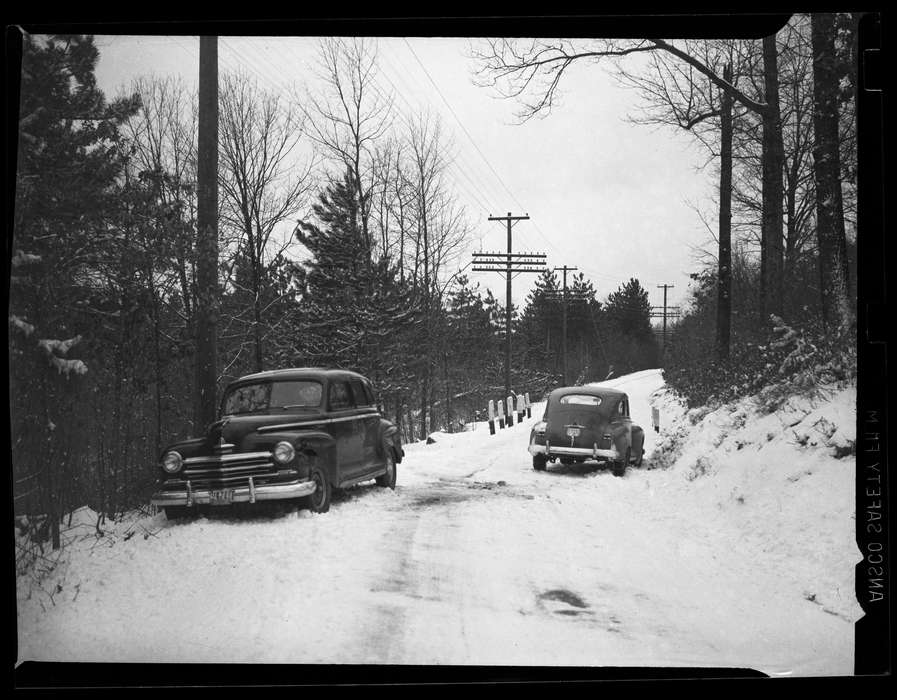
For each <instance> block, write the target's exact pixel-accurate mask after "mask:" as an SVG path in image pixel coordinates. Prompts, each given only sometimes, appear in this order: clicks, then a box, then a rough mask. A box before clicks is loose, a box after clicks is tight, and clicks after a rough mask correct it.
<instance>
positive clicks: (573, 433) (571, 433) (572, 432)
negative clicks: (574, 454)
mask: <svg viewBox="0 0 897 700" xmlns="http://www.w3.org/2000/svg"><path fill="white" fill-rule="evenodd" d="M567 437H579V428H567Z"/></svg>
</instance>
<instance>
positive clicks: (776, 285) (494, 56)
mask: <svg viewBox="0 0 897 700" xmlns="http://www.w3.org/2000/svg"><path fill="white" fill-rule="evenodd" d="M698 44H700V42H698ZM694 47H695V44H694V43H693V42H692V43H690V42H672V41H666V40H664V39H654V38H652V39H638V40H623V41H620V40H598V41H589V42H573V41H569V40H556V41H547V40H538V39H533V40H513V39H500V40H487V41H485V42H484V44H483V45H481V46H480V47H479V48H474V49H473V50H472V55H473V58H474V59H475V60H476V61H477V62H478V64H479V70H478V71H477V80H478V83H479V84H480V85H485V86H490V87H493V88H495V89H496V90H497V91H498V92H499V94H500V95H502V96H504V97H508V98H514V99H516V100H518V101H519V102H520V103H521V104H522V109H521V111H520V112H519V113H518V116H519V117H520V119H521V120H524V121H525V120H527V119H530V118H532V117H534V116H537V115H540V116H544V115H547V114H548V113H549V112H550V111H551V109H552V107H553V105H554V102H555V99H556V95H557V94H558V89H559V86H560V82H561V78H562V77H563V75H564V73H565V71H566V70H567V69H568V68H569V67H570V66H571V65H572V64H573V63H575V62H595V61H602V60H603V61H608V60H611V61H612V60H618V59H620V58H622V57H626V56H631V55H633V54H638V53H650V52H655V51H663V52H666V53H668V54H669V55H671V56H673V57H675V58H676V59H677V60H678V61H680V62H681V63H682V64H683V66H685V67H687V68H688V69H691V70H693V71H694V72H695V73H696V74H699V75H701V76H703V77H704V78H706V80H707V81H708V84H709V85H712V86H714V87H715V88H717V89H718V90H721V91H724V92H726V93H727V94H728V95H729V96H730V97H731V99H732V101H733V104H734V103H737V104H739V105H741V106H743V107H744V108H746V109H747V110H749V111H751V112H754V113H756V114H758V115H759V116H760V118H761V121H762V128H763V134H764V139H765V140H766V144H767V147H766V149H765V151H764V161H763V163H764V167H763V189H764V191H765V192H766V199H764V214H763V225H762V236H761V238H762V242H763V249H762V251H761V254H763V255H766V256H767V258H766V263H767V266H768V267H769V273H770V274H769V275H768V279H767V280H766V282H765V289H766V290H767V295H768V298H769V304H770V308H771V309H778V307H779V306H780V304H781V293H782V280H781V273H782V270H781V264H780V257H781V226H782V222H781V218H782V217H781V196H780V195H781V191H782V186H781V170H782V155H781V153H782V148H781V119H780V115H779V107H778V76H777V66H776V62H775V60H774V59H775V58H776V55H775V37H772V40H771V41H770V40H767V42H766V53H765V54H764V57H765V63H764V76H765V81H764V91H763V93H762V94H763V95H764V97H763V99H757V98H755V97H752V96H751V95H749V94H748V93H746V92H745V91H743V90H742V89H740V88H739V87H738V86H737V85H735V84H733V83H732V82H731V81H728V80H726V79H725V76H724V75H722V74H721V73H720V69H721V67H722V66H714V65H711V64H708V62H707V61H706V60H705V59H704V57H703V56H702V55H701V54H700V52H698V53H696V52H694ZM674 70H676V71H677V72H679V73H680V74H681V71H679V69H674ZM687 82H691V83H695V82H696V81H695V80H693V79H691V80H689V81H687ZM688 97H689V98H700V97H701V96H700V94H699V93H697V92H690V93H689V94H688ZM701 101H703V100H701ZM686 104H689V102H688V101H686ZM713 111H714V110H712V109H711V110H710V112H706V113H705V112H701V111H700V110H694V109H690V110H689V112H688V113H687V114H686V113H683V114H680V115H678V116H679V117H680V118H681V119H682V120H684V121H682V124H683V125H684V126H688V125H690V127H694V126H695V125H696V124H698V123H700V122H701V121H703V120H704V119H706V118H708V116H709V115H712V113H713ZM705 114H707V115H708V116H704V115H705ZM695 119H696V120H697V121H693V120H695ZM774 192H777V193H778V194H779V196H778V197H776V196H775V195H774V194H773V193H774ZM777 202H778V203H777ZM776 231H778V232H779V233H778V235H777V236H776V235H775V232H776Z"/></svg>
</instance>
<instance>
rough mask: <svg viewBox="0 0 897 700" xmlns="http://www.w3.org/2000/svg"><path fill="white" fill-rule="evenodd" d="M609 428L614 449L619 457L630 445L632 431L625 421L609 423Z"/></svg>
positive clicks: (621, 456)
mask: <svg viewBox="0 0 897 700" xmlns="http://www.w3.org/2000/svg"><path fill="white" fill-rule="evenodd" d="M608 428H609V429H610V432H611V436H612V438H611V439H612V440H613V443H614V449H615V450H616V451H617V452H618V453H619V454H620V459H622V458H623V455H625V454H626V450H627V449H630V448H631V447H632V432H631V430H630V426H629V425H627V424H625V423H611V424H610V425H609V426H608Z"/></svg>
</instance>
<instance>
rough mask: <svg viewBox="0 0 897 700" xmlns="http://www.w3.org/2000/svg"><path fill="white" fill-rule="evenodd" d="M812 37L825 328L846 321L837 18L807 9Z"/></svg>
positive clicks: (849, 313) (849, 316) (818, 234)
mask: <svg viewBox="0 0 897 700" xmlns="http://www.w3.org/2000/svg"><path fill="white" fill-rule="evenodd" d="M811 27H812V28H811V36H812V43H813V101H814V108H813V127H814V139H815V141H814V146H813V161H814V168H813V171H814V175H815V180H816V239H817V242H818V245H819V273H820V289H821V291H822V319H823V323H824V324H825V327H826V328H827V329H829V330H832V331H834V330H837V329H839V328H845V327H847V326H849V324H850V323H851V319H852V316H853V314H852V310H851V304H850V299H849V289H850V277H849V271H848V267H847V238H846V235H845V231H844V211H843V203H842V200H841V180H840V173H841V159H840V153H839V137H838V103H837V90H838V78H837V74H836V72H835V18H834V15H832V14H829V13H814V14H812V15H811Z"/></svg>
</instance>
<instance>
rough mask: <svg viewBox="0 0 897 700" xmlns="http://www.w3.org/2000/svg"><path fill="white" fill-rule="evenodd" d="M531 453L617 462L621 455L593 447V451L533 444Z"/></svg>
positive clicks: (530, 446)
mask: <svg viewBox="0 0 897 700" xmlns="http://www.w3.org/2000/svg"><path fill="white" fill-rule="evenodd" d="M529 453H530V454H531V455H545V456H546V457H584V458H586V459H610V460H613V461H617V460H619V459H620V453H619V452H617V451H616V450H615V449H609V450H603V449H600V448H598V447H593V448H592V449H591V450H590V449H588V448H587V447H557V446H556V445H551V444H549V445H537V444H536V443H535V442H531V443H530V445H529Z"/></svg>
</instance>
